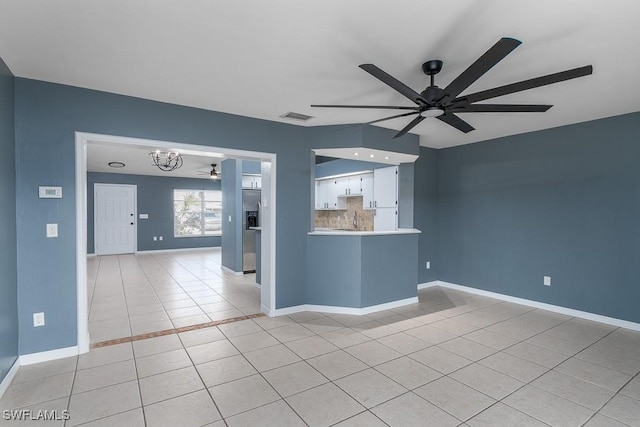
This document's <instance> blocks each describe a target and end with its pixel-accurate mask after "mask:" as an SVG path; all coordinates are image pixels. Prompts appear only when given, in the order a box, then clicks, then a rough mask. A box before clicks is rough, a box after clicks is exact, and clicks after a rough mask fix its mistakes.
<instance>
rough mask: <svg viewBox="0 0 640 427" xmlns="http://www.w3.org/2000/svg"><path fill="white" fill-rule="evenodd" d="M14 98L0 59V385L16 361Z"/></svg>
mask: <svg viewBox="0 0 640 427" xmlns="http://www.w3.org/2000/svg"><path fill="white" fill-rule="evenodd" d="M14 95H15V92H14V77H13V74H12V73H11V71H10V70H9V68H8V67H7V66H6V64H5V63H4V61H2V59H1V58H0V149H1V150H2V156H1V157H0V200H2V203H0V224H2V227H0V254H2V255H0V277H1V279H0V382H1V381H2V380H3V379H4V377H5V376H6V375H7V372H8V371H9V369H10V368H11V366H12V365H13V363H14V362H15V361H16V358H17V357H18V296H17V292H18V288H17V284H18V279H17V270H16V265H17V260H16V245H17V242H16V164H15V135H14V105H15V104H14V101H15V98H14ZM42 230H44V229H42ZM42 230H41V231H42Z"/></svg>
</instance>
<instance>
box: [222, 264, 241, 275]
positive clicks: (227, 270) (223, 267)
mask: <svg viewBox="0 0 640 427" xmlns="http://www.w3.org/2000/svg"><path fill="white" fill-rule="evenodd" d="M220 269H221V270H222V271H224V272H226V273H229V274H233V275H234V276H242V275H243V274H244V272H242V271H234V270H232V269H230V268H229V267H225V266H224V265H220Z"/></svg>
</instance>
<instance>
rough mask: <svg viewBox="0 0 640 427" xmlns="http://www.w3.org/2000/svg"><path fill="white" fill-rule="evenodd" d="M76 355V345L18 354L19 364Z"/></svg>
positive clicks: (31, 363) (30, 363)
mask: <svg viewBox="0 0 640 427" xmlns="http://www.w3.org/2000/svg"><path fill="white" fill-rule="evenodd" d="M77 355H78V346H77V345H76V346H73V347H66V348H58V349H55V350H49V351H41V352H39V353H31V354H23V355H22V356H20V366H25V365H33V364H34V363H41V362H49V361H51V360H56V359H64V358H65V357H72V356H77Z"/></svg>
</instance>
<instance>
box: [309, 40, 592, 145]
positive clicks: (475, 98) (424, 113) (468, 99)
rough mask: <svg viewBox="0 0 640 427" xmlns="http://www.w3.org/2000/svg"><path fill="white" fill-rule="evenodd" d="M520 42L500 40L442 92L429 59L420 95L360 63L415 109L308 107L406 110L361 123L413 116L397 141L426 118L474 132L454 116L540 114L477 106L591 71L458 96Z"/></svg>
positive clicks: (524, 108)
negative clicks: (488, 100)
mask: <svg viewBox="0 0 640 427" xmlns="http://www.w3.org/2000/svg"><path fill="white" fill-rule="evenodd" d="M521 43H522V42H521V41H519V40H516V39H513V38H508V37H503V38H501V39H500V40H498V42H497V43H496V44H494V45H493V46H492V47H491V48H490V49H489V50H488V51H486V52H485V53H484V54H483V55H482V56H481V57H480V58H478V59H477V60H476V61H475V62H474V63H473V64H471V65H470V66H469V67H468V68H467V69H466V70H464V71H463V72H462V74H460V75H459V76H458V77H456V78H455V79H454V80H453V81H452V82H451V83H449V85H447V87H445V88H444V89H441V88H439V87H438V86H436V85H435V83H434V76H435V75H436V74H438V73H439V72H440V70H442V61H439V60H430V61H427V62H425V63H424V64H422V71H423V72H424V73H425V74H426V75H428V76H429V77H430V78H431V84H430V85H429V86H428V87H427V88H426V89H425V90H423V91H422V92H420V93H418V92H416V91H414V90H413V89H411V88H410V87H409V86H407V85H405V84H404V83H402V82H401V81H399V80H397V79H396V78H394V77H392V76H391V75H389V74H387V73H386V72H384V71H382V70H381V69H380V68H378V67H376V66H375V65H373V64H362V65H360V68H362V69H363V70H364V71H366V72H367V73H369V74H371V75H372V76H373V77H375V78H377V79H378V80H380V81H382V82H383V83H385V84H386V85H388V86H390V87H391V88H393V89H395V90H396V91H398V92H400V93H401V94H402V95H404V96H405V97H407V98H408V99H409V100H411V101H412V102H414V103H415V104H416V106H413V107H405V106H386V105H311V106H312V107H324V108H372V109H378V108H379V109H391V110H410V111H409V112H407V113H402V114H398V115H395V116H391V117H385V118H383V119H378V120H372V121H370V122H367V123H365V124H372V123H378V122H382V121H385V120H390V119H395V118H398V117H407V116H414V115H415V116H417V117H415V118H414V119H413V120H412V121H411V122H409V124H407V125H406V126H405V127H404V128H403V129H402V130H401V131H400V132H398V133H397V134H396V135H395V136H394V138H398V137H401V136H403V135H404V134H406V133H407V132H409V131H410V130H411V129H413V128H414V127H415V126H417V125H418V124H419V123H420V122H421V121H423V120H424V119H425V118H427V117H435V118H437V119H438V120H441V121H443V122H445V123H447V124H448V125H450V126H453V127H454V128H456V129H458V130H459V131H461V132H464V133H467V132H471V131H472V130H474V128H473V126H471V125H470V124H469V123H467V122H465V121H464V120H462V119H461V118H460V117H459V116H458V115H457V114H459V113H542V112H545V111H547V110H548V109H549V108H551V107H552V105H524V104H477V102H479V101H484V100H487V99H491V98H496V97H499V96H503V95H508V94H510V93H516V92H521V91H524V90H528V89H533V88H536V87H540V86H545V85H550V84H553V83H558V82H562V81H565V80H570V79H575V78H577V77H582V76H586V75H589V74H591V73H592V72H593V67H592V66H591V65H587V66H584V67H579V68H574V69H571V70H567V71H561V72H559V73H554V74H548V75H546V76H542V77H536V78H533V79H529V80H523V81H521V82H517V83H511V84H508V85H505V86H500V87H496V88H493V89H488V90H483V91H480V92H476V93H471V94H469V95H464V96H460V94H461V93H462V92H463V91H464V90H465V89H467V88H468V87H469V86H471V84H473V83H474V82H475V81H476V80H478V79H479V78H480V77H481V76H482V75H483V74H484V73H486V72H487V71H489V69H491V67H493V66H494V65H496V64H497V63H498V62H500V61H501V60H502V59H504V58H505V57H506V56H507V55H508V54H509V53H511V52H512V51H513V50H514V49H515V48H516V47H518V46H519V45H520V44H521Z"/></svg>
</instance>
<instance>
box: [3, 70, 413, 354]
mask: <svg viewBox="0 0 640 427" xmlns="http://www.w3.org/2000/svg"><path fill="white" fill-rule="evenodd" d="M15 90H16V109H15V113H16V120H15V122H16V128H15V129H16V160H17V194H18V197H17V232H18V241H19V245H18V287H19V289H20V295H19V297H18V307H19V320H20V354H26V353H32V352H38V351H46V350H51V349H56V348H62V347H68V346H74V345H76V330H77V327H76V286H75V283H76V273H75V271H76V270H75V267H76V266H75V252H76V247H75V238H76V236H75V225H76V216H75V202H76V201H75V194H74V186H75V166H74V158H75V152H74V142H75V136H74V135H75V132H76V131H82V132H92V133H99V134H110V135H120V136H128V137H138V138H147V139H155V140H164V141H172V142H184V143H190V144H198V145H208V146H214V147H222V148H235V149H245V150H251V151H262V152H268V153H275V154H277V162H278V163H277V165H278V167H277V175H276V179H277V183H278V190H277V209H278V215H277V218H276V250H277V260H276V284H277V289H276V307H277V308H282V307H289V306H292V305H298V304H303V303H305V288H304V286H301V285H300V284H301V283H304V280H305V279H306V273H307V272H306V265H307V234H306V233H307V231H308V228H309V218H310V217H311V214H310V208H311V202H310V194H309V183H310V179H311V176H312V172H311V163H310V161H309V158H310V152H311V148H312V147H313V148H332V147H335V146H360V145H362V144H363V139H362V135H363V133H365V132H368V131H367V129H368V127H367V126H365V127H355V128H353V129H351V130H349V131H347V132H336V131H335V130H333V129H331V128H330V127H323V128H305V127H299V126H293V125H287V124H283V123H276V122H269V121H265V120H257V119H251V118H247V117H241V116H235V115H231V114H225V113H218V112H213V111H206V110H200V109H196V108H190V107H183V106H178V105H172V104H165V103H161V102H155V101H149V100H144V99H139V98H133V97H128V96H122V95H116V94H111V93H106V92H98V91H93V90H88V89H81V88H75V87H70V86H64V85H58V84H52V83H46V82H40V81H35V80H28V79H22V78H18V79H16V84H15ZM369 127H370V126H369ZM369 133H370V139H371V141H370V142H371V144H372V145H374V146H375V147H377V146H382V145H384V144H387V146H388V144H390V143H391V141H392V138H393V135H394V131H391V130H389V129H375V130H374V131H372V132H369ZM393 143H394V145H395V146H398V147H400V149H402V150H404V151H416V150H417V149H418V148H417V147H418V138H417V137H416V136H415V135H407V136H405V137H403V138H401V140H394V141H393ZM336 144H338V145H336ZM340 144H341V145H340ZM375 147H374V148H375ZM223 175H224V173H223ZM45 183H46V184H48V185H59V186H62V187H63V194H64V198H63V199H58V200H40V199H38V198H37V187H38V185H43V184H45ZM49 222H55V223H58V224H59V232H60V237H58V238H57V239H46V238H45V236H44V225H45V224H46V223H49ZM36 260H37V268H34V261H36ZM37 311H44V312H45V314H46V316H47V325H46V326H45V327H40V328H33V327H31V326H30V324H31V316H32V313H33V312H37Z"/></svg>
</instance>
